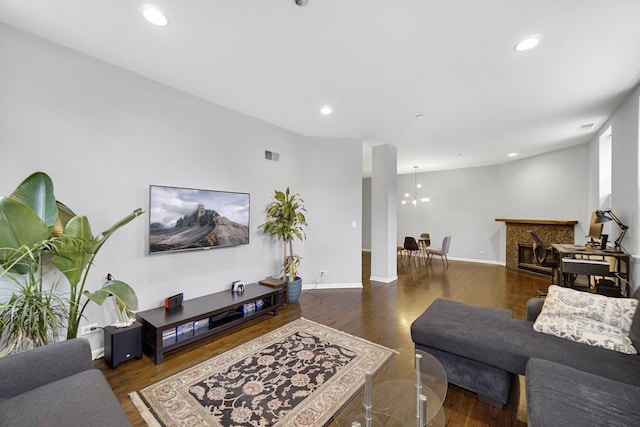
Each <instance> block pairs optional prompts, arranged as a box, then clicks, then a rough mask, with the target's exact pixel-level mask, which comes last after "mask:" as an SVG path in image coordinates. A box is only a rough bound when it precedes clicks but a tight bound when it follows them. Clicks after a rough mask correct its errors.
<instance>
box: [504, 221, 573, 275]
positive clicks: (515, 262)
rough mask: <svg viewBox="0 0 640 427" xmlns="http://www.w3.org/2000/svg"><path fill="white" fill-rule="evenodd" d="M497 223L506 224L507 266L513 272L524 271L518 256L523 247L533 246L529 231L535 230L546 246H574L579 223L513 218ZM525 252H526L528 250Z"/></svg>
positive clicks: (521, 252)
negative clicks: (575, 231)
mask: <svg viewBox="0 0 640 427" xmlns="http://www.w3.org/2000/svg"><path fill="white" fill-rule="evenodd" d="M496 222H504V223H505V224H506V228H507V233H506V251H505V254H506V266H507V268H509V269H513V270H518V269H522V268H521V266H520V261H519V259H518V254H519V253H520V255H522V254H523V250H522V248H521V246H522V247H524V246H533V239H532V238H531V234H529V230H533V231H535V232H536V233H538V235H539V236H540V238H541V239H542V241H543V242H544V243H545V246H551V244H552V243H564V244H571V245H572V244H574V238H575V236H574V228H575V225H576V224H577V223H578V221H576V220H536V219H512V218H496ZM524 252H526V250H525V251H524ZM525 256H526V255H525ZM525 269H526V268H525ZM534 271H535V270H534ZM538 271H539V272H542V271H540V269H538Z"/></svg>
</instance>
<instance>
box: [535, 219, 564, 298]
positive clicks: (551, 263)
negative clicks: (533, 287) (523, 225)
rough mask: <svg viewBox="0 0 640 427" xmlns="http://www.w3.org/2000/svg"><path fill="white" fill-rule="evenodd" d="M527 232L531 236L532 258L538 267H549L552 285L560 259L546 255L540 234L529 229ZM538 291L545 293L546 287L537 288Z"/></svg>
mask: <svg viewBox="0 0 640 427" xmlns="http://www.w3.org/2000/svg"><path fill="white" fill-rule="evenodd" d="M529 234H531V237H533V258H534V260H535V262H536V264H538V265H539V266H540V267H547V268H551V283H550V284H549V285H553V281H554V278H555V277H556V271H558V269H559V267H560V261H559V260H557V259H556V258H552V257H549V256H548V255H549V253H548V252H547V248H546V247H545V245H544V242H543V241H542V239H541V238H540V236H538V233H536V232H535V231H533V230H529ZM538 293H540V294H544V295H546V294H547V289H538Z"/></svg>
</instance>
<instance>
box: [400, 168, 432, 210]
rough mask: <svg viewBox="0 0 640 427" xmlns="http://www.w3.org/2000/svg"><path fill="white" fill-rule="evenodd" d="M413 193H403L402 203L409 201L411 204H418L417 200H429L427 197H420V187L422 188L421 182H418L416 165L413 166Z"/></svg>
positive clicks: (424, 201)
mask: <svg viewBox="0 0 640 427" xmlns="http://www.w3.org/2000/svg"><path fill="white" fill-rule="evenodd" d="M413 169H414V172H413V185H414V187H413V194H409V193H405V194H404V199H403V200H402V204H403V205H406V204H407V203H411V204H412V205H413V206H417V205H418V201H420V202H423V203H426V202H428V201H429V198H428V197H420V189H421V188H422V185H421V184H418V166H414V167H413Z"/></svg>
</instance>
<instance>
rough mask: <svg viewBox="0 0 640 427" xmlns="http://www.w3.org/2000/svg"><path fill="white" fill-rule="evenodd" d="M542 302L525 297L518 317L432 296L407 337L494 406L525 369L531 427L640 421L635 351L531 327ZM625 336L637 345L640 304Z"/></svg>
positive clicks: (639, 360)
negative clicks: (524, 308) (523, 314)
mask: <svg viewBox="0 0 640 427" xmlns="http://www.w3.org/2000/svg"><path fill="white" fill-rule="evenodd" d="M635 296H636V297H637V295H635ZM543 303H544V299H542V298H534V299H532V300H530V301H529V302H528V304H527V320H516V319H514V318H513V314H512V313H511V312H509V311H506V310H501V309H497V308H487V307H478V306H474V305H469V304H463V303H460V302H455V301H450V300H446V299H437V300H436V301H434V302H433V304H432V305H431V306H430V307H429V308H427V310H426V311H425V312H424V313H423V314H422V315H420V316H419V317H418V318H417V319H416V320H415V321H414V322H413V324H412V325H411V337H412V339H413V341H414V343H415V347H416V348H417V349H419V350H423V351H426V352H428V353H430V354H432V355H433V356H434V357H436V358H437V359H438V360H439V361H440V362H441V363H442V365H443V366H444V368H445V371H446V373H447V379H448V381H449V383H451V384H455V385H457V386H459V387H462V388H464V389H467V390H470V391H472V392H474V393H477V394H478V397H479V398H480V400H482V401H484V402H487V403H490V404H492V405H494V406H498V407H501V406H502V405H504V404H506V403H507V402H508V399H509V390H510V387H511V382H512V378H513V376H514V375H515V374H519V375H525V384H526V393H527V414H528V419H529V427H538V426H572V425H582V426H586V425H589V426H631V425H639V426H640V405H638V404H637V402H640V355H630V354H623V353H620V352H616V351H612V350H608V349H605V348H600V347H594V346H590V345H587V344H581V343H578V342H574V341H570V340H567V339H564V338H559V337H556V336H553V335H548V334H543V333H540V332H536V331H535V330H534V329H533V323H534V321H535V319H536V317H537V315H538V314H539V313H540V309H541V308H542V305H543ZM630 337H631V340H632V341H633V343H634V345H635V346H636V347H637V348H640V309H638V310H637V311H636V313H635V317H634V319H633V323H632V325H631V333H630ZM583 420H584V422H582V421H583ZM587 420H588V422H587Z"/></svg>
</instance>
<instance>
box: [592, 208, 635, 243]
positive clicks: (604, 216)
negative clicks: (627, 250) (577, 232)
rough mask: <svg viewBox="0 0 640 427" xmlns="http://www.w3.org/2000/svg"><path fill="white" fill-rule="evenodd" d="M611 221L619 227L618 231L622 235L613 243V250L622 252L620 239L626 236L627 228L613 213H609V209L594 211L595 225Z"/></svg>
mask: <svg viewBox="0 0 640 427" xmlns="http://www.w3.org/2000/svg"><path fill="white" fill-rule="evenodd" d="M612 220H613V222H615V223H616V224H618V227H620V230H622V233H620V236H619V237H618V238H617V239H616V241H615V246H614V248H613V249H614V250H616V251H619V252H622V239H623V238H624V235H625V234H627V230H628V229H629V226H628V225H624V224H623V223H622V221H620V219H619V218H618V217H617V216H616V215H615V214H614V213H613V212H611V209H606V210H604V211H596V222H597V223H602V222H608V221H612Z"/></svg>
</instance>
